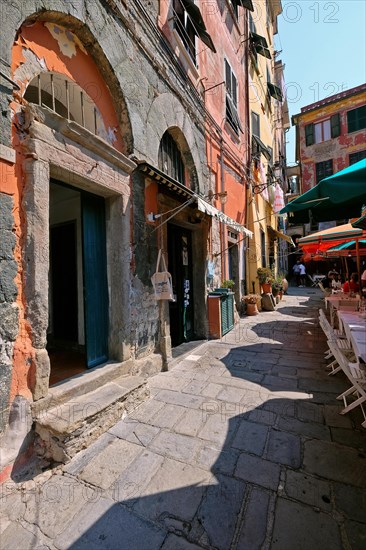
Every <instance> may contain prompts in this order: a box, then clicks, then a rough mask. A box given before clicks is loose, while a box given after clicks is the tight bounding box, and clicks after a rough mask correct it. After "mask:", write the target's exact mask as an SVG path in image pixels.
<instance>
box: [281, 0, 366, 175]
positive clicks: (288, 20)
mask: <svg viewBox="0 0 366 550" xmlns="http://www.w3.org/2000/svg"><path fill="white" fill-rule="evenodd" d="M282 9H283V11H282V14H281V15H280V16H279V18H278V35H277V36H276V38H275V49H276V50H277V51H279V50H282V52H281V53H280V54H279V55H278V56H277V57H276V59H281V60H282V62H283V63H284V64H285V81H286V90H287V100H288V105H289V110H290V117H291V116H292V115H294V114H297V113H299V112H300V110H301V107H304V106H305V105H309V104H310V103H314V101H319V100H321V99H324V98H326V97H329V96H331V95H334V94H336V93H338V92H341V91H344V90H348V89H349V88H353V87H354V86H358V85H360V84H364V83H365V82H366V30H365V29H366V0H336V1H334V2H332V1H328V0H318V1H314V0H311V1H309V0H296V1H291V0H282ZM287 141H288V142H287V164H290V165H291V164H293V163H294V162H295V128H294V127H291V130H290V131H289V132H288V133H287Z"/></svg>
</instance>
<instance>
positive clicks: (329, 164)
mask: <svg viewBox="0 0 366 550" xmlns="http://www.w3.org/2000/svg"><path fill="white" fill-rule="evenodd" d="M315 170H316V183H319V182H320V180H322V179H324V178H326V177H327V176H331V175H332V174H333V159H330V160H325V161H324V162H317V163H316V164H315Z"/></svg>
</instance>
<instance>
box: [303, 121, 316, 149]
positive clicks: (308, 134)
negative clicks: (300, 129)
mask: <svg viewBox="0 0 366 550" xmlns="http://www.w3.org/2000/svg"><path fill="white" fill-rule="evenodd" d="M305 141H306V145H307V146H308V145H313V144H314V124H307V125H306V126H305Z"/></svg>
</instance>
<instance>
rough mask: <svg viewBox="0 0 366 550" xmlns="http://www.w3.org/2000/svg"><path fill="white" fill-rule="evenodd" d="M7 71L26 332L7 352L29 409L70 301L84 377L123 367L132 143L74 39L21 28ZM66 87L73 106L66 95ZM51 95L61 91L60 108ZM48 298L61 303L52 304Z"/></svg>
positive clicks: (41, 27) (40, 391)
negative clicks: (98, 369) (88, 371)
mask: <svg viewBox="0 0 366 550" xmlns="http://www.w3.org/2000/svg"><path fill="white" fill-rule="evenodd" d="M43 18H45V15H43ZM12 68H13V79H14V81H15V82H16V84H17V85H18V86H19V91H18V92H17V93H15V94H14V96H15V98H14V101H13V102H12V104H11V108H12V112H13V146H14V148H15V149H16V151H17V153H18V155H17V159H18V164H17V167H16V174H15V179H16V181H17V184H16V185H17V189H18V193H19V195H18V196H17V197H16V199H17V201H18V204H19V206H20V210H21V213H22V214H21V217H19V219H18V220H17V222H18V227H17V231H18V235H19V241H18V245H17V246H18V258H19V266H20V265H22V268H20V278H19V280H21V284H20V296H21V300H22V305H23V306H24V310H23V309H21V319H20V323H21V325H23V326H26V327H27V330H26V331H21V332H20V334H19V337H18V340H17V342H16V344H15V347H16V351H17V353H16V354H15V364H14V373H15V375H14V376H13V384H16V385H17V387H16V388H15V389H14V391H13V393H15V394H16V393H19V391H20V389H19V384H18V380H19V373H20V372H21V376H22V378H23V380H24V379H26V380H27V384H28V386H29V387H28V389H31V391H32V394H33V398H34V399H35V400H37V399H40V398H42V397H45V396H46V395H47V392H48V387H49V375H50V361H49V353H48V352H49V335H50V334H53V333H54V332H55V329H54V327H55V324H56V318H55V310H56V309H57V308H59V307H61V306H63V305H64V304H65V303H66V304H68V303H71V301H72V300H71V297H70V296H71V294H72V292H71V290H72V291H73V293H74V294H75V296H76V297H75V299H73V301H74V302H75V305H74V309H72V310H70V309H69V310H67V311H66V313H65V314H64V316H63V321H62V323H63V327H64V328H69V327H68V316H69V317H70V318H71V316H75V317H77V319H78V322H77V326H76V327H75V331H74V334H73V336H72V338H73V339H72V345H73V346H74V345H75V346H77V349H79V348H85V350H86V352H85V356H86V365H87V366H88V367H92V366H95V365H98V364H100V363H103V362H105V361H106V360H107V359H115V360H118V361H121V360H124V359H127V358H128V357H129V349H130V346H129V338H130V335H129V301H128V299H129V291H128V282H129V277H130V274H129V262H128V257H129V248H130V242H129V238H130V232H129V228H130V209H129V201H130V179H129V178H130V174H131V173H132V171H133V170H134V168H135V166H136V165H135V164H134V163H133V162H131V161H130V160H129V159H128V158H127V156H126V154H125V153H127V152H128V151H129V150H130V148H131V146H132V142H133V140H132V134H131V125H130V123H129V121H128V120H127V119H126V120H127V124H126V127H123V126H121V124H120V121H119V118H118V116H117V112H116V109H115V102H114V101H113V99H112V96H111V92H110V89H109V84H110V83H109V82H108V85H107V83H106V82H105V78H104V75H102V74H101V72H100V70H99V68H98V67H97V66H96V64H95V61H94V59H93V58H92V57H91V56H90V55H89V53H88V52H87V50H86V49H85V48H84V46H83V43H82V42H81V41H80V39H79V38H78V37H77V36H76V34H74V33H73V32H71V31H70V30H69V29H67V28H66V27H63V26H61V25H59V24H56V23H55V22H53V21H52V22H49V21H43V22H41V21H36V22H35V23H34V24H33V25H31V26H27V25H25V26H23V27H22V28H21V29H20V30H19V33H18V35H17V39H16V41H15V43H14V47H13V61H12ZM37 83H38V88H37ZM29 85H30V86H31V88H32V90H30V89H29ZM64 86H65V87H64ZM72 86H73V92H75V94H74V95H73V96H72V95H70V93H67V91H66V90H68V91H69V92H70V88H71V87H72ZM56 87H59V90H58V91H60V90H61V89H62V93H60V94H59V96H58V98H57V97H56V95H57V94H56V91H57V90H56V89H55V88H56ZM45 88H46V89H45ZM27 90H28V91H27ZM92 92H94V97H91V96H92ZM119 95H120V96H121V93H120V94H119ZM37 99H38V101H37ZM56 100H57V102H56ZM87 100H88V102H89V104H88V106H87V105H86V101H87ZM72 102H73V103H72ZM70 103H72V104H70ZM93 113H94V115H95V119H94V130H93V121H92V120H91V119H92V117H93ZM125 115H126V112H125ZM125 115H123V116H125ZM122 118H123V117H122ZM73 119H74V120H73ZM98 128H99V130H98ZM71 225H73V228H72V227H71ZM60 228H63V229H65V230H66V229H67V231H68V235H69V237H68V239H69V244H68V245H64V244H62V241H63V240H64V238H65V235H66V232H65V233H64V236H62V235H61V238H60V236H59V237H57V235H56V231H54V230H56V229H57V230H59V229H60ZM69 229H72V231H71V232H70V231H69ZM57 232H58V231H57ZM115 235H118V236H119V238H118V242H115ZM57 243H58V244H57ZM60 243H61V245H60ZM54 247H57V250H56V253H54V254H53V252H52V250H53V249H54ZM73 249H75V253H74V254H73V255H72V258H71V257H70V250H73ZM98 250H99V252H98ZM61 253H62V254H63V258H64V261H63V262H61V264H60V266H59V270H60V271H61V272H62V273H60V274H59V275H58V283H61V287H60V288H62V285H63V290H61V291H57V292H56V291H54V290H53V289H54V287H55V284H56V282H57V279H56V277H54V278H53V274H56V275H57V269H56V270H55V268H54V263H55V260H56V259H57V257H58V256H59V255H60V254H61ZM93 257H94V260H93ZM71 263H73V264H74V266H73V274H72V276H71V272H70V269H68V266H70V265H71ZM93 264H94V265H93ZM97 271H99V275H98V277H96V273H97ZM88 273H90V275H88ZM50 277H51V278H50ZM65 279H66V280H67V282H69V281H71V279H72V280H73V283H72V285H73V288H72V289H71V283H70V284H66V285H65V284H63V283H64V282H65ZM88 280H89V282H88ZM95 280H97V288H94V290H93V288H92V286H93V284H94V283H93V281H95ZM88 286H89V290H88ZM58 292H61V293H63V294H62V296H61V300H59V301H58V302H57V303H56V301H55V299H54V296H57V293H58ZM98 296H99V297H101V300H100V303H99V305H98V304H97V303H96V302H95V298H96V297H98ZM102 298H103V299H102ZM93 309H94V314H92V310H93ZM70 311H71V314H70ZM88 311H89V313H88ZM23 312H24V313H23ZM70 315H71V316H70ZM88 319H89V321H88ZM70 325H71V321H70ZM93 326H96V327H99V328H98V329H97V330H95V329H94V328H93ZM66 332H67V331H66ZM66 332H65V333H64V334H62V331H61V332H59V335H60V336H59V337H58V339H59V340H62V341H64V339H65V338H64V337H65V334H66ZM69 332H70V331H69ZM99 335H102V338H100V336H99ZM67 337H68V336H67ZM102 340H103V341H102ZM100 342H101V343H100ZM95 344H96V348H95ZM68 345H69V344H68ZM92 348H95V351H93V349H92ZM72 349H74V348H72ZM24 365H27V367H26V369H25V368H24ZM26 371H27V372H26ZM68 376H70V374H69V375H68V374H67V373H65V375H63V378H67V377H68ZM56 381H58V380H55V382H56Z"/></svg>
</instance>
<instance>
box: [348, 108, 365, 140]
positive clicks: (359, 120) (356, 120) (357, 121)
mask: <svg viewBox="0 0 366 550" xmlns="http://www.w3.org/2000/svg"><path fill="white" fill-rule="evenodd" d="M360 111H362V115H359V112H360ZM351 113H354V114H355V118H354V120H352V125H355V126H357V127H356V128H352V129H350V126H351V122H350V118H351V116H350V115H351ZM362 124H363V125H362ZM365 128H366V105H360V106H359V107H356V108H355V109H350V110H349V111H347V132H348V133H349V134H352V133H353V132H359V131H360V130H364V129H365Z"/></svg>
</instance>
